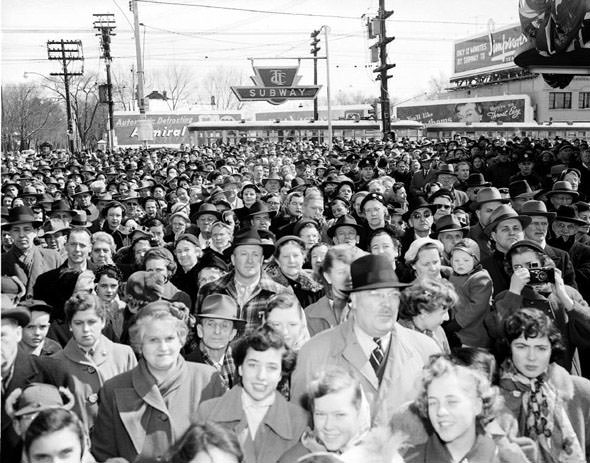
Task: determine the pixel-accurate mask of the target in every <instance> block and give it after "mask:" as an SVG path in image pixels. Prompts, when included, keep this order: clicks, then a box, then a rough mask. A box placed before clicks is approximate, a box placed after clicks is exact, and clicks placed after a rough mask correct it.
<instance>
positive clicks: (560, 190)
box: [545, 180, 580, 199]
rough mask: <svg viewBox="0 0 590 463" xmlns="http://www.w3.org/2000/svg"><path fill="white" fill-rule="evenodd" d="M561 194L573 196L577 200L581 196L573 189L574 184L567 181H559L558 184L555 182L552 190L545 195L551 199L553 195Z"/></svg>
mask: <svg viewBox="0 0 590 463" xmlns="http://www.w3.org/2000/svg"><path fill="white" fill-rule="evenodd" d="M559 194H568V195H572V196H573V197H574V198H575V199H577V198H578V197H579V196H580V194H579V193H578V192H577V191H576V190H574V189H573V187H572V184H571V183H570V182H568V181H567V180H559V181H558V182H555V183H554V184H553V188H551V190H550V191H548V192H547V193H545V195H546V196H547V197H549V198H550V197H551V196H553V195H559Z"/></svg>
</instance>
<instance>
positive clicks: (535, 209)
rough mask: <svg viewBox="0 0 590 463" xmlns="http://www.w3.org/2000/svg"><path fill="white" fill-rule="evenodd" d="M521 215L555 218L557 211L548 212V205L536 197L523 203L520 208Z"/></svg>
mask: <svg viewBox="0 0 590 463" xmlns="http://www.w3.org/2000/svg"><path fill="white" fill-rule="evenodd" d="M520 214H521V215H529V216H531V217H533V216H541V217H547V218H548V219H549V220H553V219H554V218H555V216H556V214H555V212H548V211H547V206H546V205H545V203H544V202H543V201H537V200H536V199H531V200H530V201H527V202H526V203H524V204H523V205H522V207H521V208H520Z"/></svg>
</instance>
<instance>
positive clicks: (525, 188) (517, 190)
mask: <svg viewBox="0 0 590 463" xmlns="http://www.w3.org/2000/svg"><path fill="white" fill-rule="evenodd" d="M508 194H509V195H510V198H512V199H517V198H532V197H533V195H534V192H533V190H532V189H531V186H530V185H529V182H527V181H526V180H515V181H514V182H511V183H510V185H508Z"/></svg>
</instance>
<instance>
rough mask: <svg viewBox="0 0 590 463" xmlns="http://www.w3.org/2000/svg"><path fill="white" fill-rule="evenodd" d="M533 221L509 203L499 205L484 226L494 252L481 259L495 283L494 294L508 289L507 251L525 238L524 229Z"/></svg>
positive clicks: (482, 264)
mask: <svg viewBox="0 0 590 463" xmlns="http://www.w3.org/2000/svg"><path fill="white" fill-rule="evenodd" d="M530 223H531V218H530V217H529V216H527V215H519V214H518V213H517V212H516V211H515V210H514V209H512V207H510V206H509V205H507V204H502V205H501V206H499V207H498V208H497V209H496V210H495V211H494V212H492V215H490V218H489V223H488V224H487V225H486V227H485V228H484V233H486V234H487V235H488V236H489V237H490V239H491V241H492V243H493V247H494V250H493V253H492V255H491V256H488V257H486V258H485V259H483V260H482V261H481V266H482V267H483V268H484V269H486V270H487V271H488V273H489V274H490V276H491V277H492V282H493V284H494V295H496V294H498V293H500V292H502V291H504V290H505V289H508V287H509V285H510V278H509V276H508V274H507V273H506V270H505V269H504V260H505V257H506V252H507V251H508V249H510V246H512V245H513V244H514V243H516V242H517V241H520V240H522V239H524V229H525V228H526V227H527V226H528V225H529V224H530Z"/></svg>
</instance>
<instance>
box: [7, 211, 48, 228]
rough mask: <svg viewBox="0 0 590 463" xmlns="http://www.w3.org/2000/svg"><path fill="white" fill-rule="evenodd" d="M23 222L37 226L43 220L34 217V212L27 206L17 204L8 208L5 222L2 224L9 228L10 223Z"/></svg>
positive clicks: (19, 223)
mask: <svg viewBox="0 0 590 463" xmlns="http://www.w3.org/2000/svg"><path fill="white" fill-rule="evenodd" d="M24 223H30V224H32V225H33V228H39V227H40V226H41V224H42V223H43V222H42V221H41V220H37V219H35V213H34V212H33V211H32V210H31V209H30V208H29V207H27V206H17V207H13V208H12V209H10V211H9V212H8V217H7V218H6V223H5V224H3V225H4V226H5V227H7V228H10V227H12V225H22V224H24Z"/></svg>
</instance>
